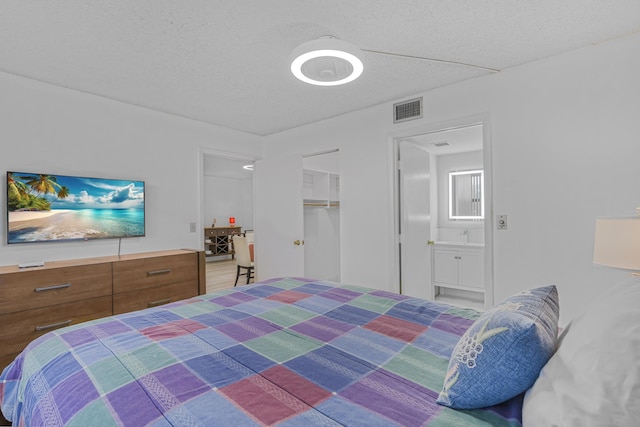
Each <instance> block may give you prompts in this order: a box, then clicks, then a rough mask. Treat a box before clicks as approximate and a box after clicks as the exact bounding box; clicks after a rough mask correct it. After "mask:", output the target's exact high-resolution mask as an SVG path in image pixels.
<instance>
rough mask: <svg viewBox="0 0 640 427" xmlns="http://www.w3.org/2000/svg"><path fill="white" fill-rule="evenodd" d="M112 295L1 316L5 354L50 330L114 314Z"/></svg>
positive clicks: (1, 334) (3, 351)
mask: <svg viewBox="0 0 640 427" xmlns="http://www.w3.org/2000/svg"><path fill="white" fill-rule="evenodd" d="M111 310H112V300H111V296H110V295H108V296H104V297H99V298H90V299H87V300H83V301H76V302H70V303H66V304H58V305H53V306H49V307H43V308H36V309H33V310H25V311H21V312H18V313H10V314H3V315H0V322H1V323H0V324H2V328H0V342H2V349H0V351H1V352H2V354H3V355H4V354H12V353H17V352H20V351H22V349H23V348H24V347H25V346H26V345H27V344H28V343H29V342H30V341H32V340H34V339H35V338H37V337H39V336H40V335H43V334H45V333H47V332H49V331H52V330H55V329H59V328H62V327H64V326H69V325H74V324H76V323H81V322H85V321H87V320H92V319H98V318H100V317H106V316H111Z"/></svg>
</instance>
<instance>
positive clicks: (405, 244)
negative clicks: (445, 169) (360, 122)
mask: <svg viewBox="0 0 640 427" xmlns="http://www.w3.org/2000/svg"><path fill="white" fill-rule="evenodd" d="M398 154H399V160H400V175H399V183H400V188H399V208H400V216H399V217H400V290H401V292H402V293H403V294H405V295H409V296H412V297H420V298H425V299H433V298H434V296H433V295H432V291H431V252H430V246H429V244H428V242H429V240H430V236H431V213H430V180H431V177H430V167H429V153H427V152H426V151H424V150H422V149H421V148H420V147H418V146H417V145H416V144H414V143H412V142H409V141H404V140H403V141H400V142H399V143H398Z"/></svg>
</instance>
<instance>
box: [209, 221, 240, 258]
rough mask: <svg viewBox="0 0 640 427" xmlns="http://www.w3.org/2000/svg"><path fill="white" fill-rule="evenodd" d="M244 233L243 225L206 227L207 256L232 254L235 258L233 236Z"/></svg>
mask: <svg viewBox="0 0 640 427" xmlns="http://www.w3.org/2000/svg"><path fill="white" fill-rule="evenodd" d="M239 234H242V227H236V226H234V227H207V228H205V229H204V250H205V253H206V256H222V255H231V259H234V258H235V251H234V250H233V242H232V240H231V237H232V236H234V235H239Z"/></svg>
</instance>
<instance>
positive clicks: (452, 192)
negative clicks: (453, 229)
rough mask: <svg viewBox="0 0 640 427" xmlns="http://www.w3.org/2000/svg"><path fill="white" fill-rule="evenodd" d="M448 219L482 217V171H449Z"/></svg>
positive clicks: (474, 218) (477, 218)
mask: <svg viewBox="0 0 640 427" xmlns="http://www.w3.org/2000/svg"><path fill="white" fill-rule="evenodd" d="M449 219H452V220H468V221H473V220H475V221H477V220H482V219H484V171H483V170H481V169H480V170H468V171H459V172H449Z"/></svg>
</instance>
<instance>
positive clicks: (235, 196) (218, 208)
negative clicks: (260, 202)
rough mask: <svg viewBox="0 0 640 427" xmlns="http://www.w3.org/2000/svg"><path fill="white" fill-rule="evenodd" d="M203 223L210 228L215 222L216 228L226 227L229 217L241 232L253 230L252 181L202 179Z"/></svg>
mask: <svg viewBox="0 0 640 427" xmlns="http://www.w3.org/2000/svg"><path fill="white" fill-rule="evenodd" d="M204 195H205V196H204V203H205V206H204V212H205V213H204V223H205V227H210V226H211V224H212V223H213V220H214V219H215V220H216V225H217V226H218V227H223V226H228V225H229V217H234V218H235V219H236V225H237V226H240V227H242V229H243V230H253V180H252V179H237V178H224V177H219V176H210V175H205V177H204Z"/></svg>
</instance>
